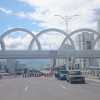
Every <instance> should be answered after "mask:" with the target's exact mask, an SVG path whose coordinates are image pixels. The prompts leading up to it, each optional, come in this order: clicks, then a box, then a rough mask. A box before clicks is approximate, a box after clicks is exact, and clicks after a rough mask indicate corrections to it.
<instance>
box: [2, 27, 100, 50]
mask: <svg viewBox="0 0 100 100" xmlns="http://www.w3.org/2000/svg"><path fill="white" fill-rule="evenodd" d="M17 31H22V32H26V33H28V34H29V35H31V36H32V40H31V42H30V44H29V47H28V50H32V46H33V44H34V42H35V41H36V43H37V46H38V49H39V50H42V47H41V43H40V41H39V39H38V38H39V37H40V36H41V35H42V34H45V33H47V32H57V33H61V34H62V35H64V36H65V38H64V40H63V42H62V43H61V45H60V48H61V47H62V46H63V45H64V44H65V42H66V40H69V41H70V43H71V45H72V47H73V48H74V49H75V44H74V41H73V39H72V36H73V35H75V34H77V33H79V32H80V33H82V32H88V33H91V34H95V35H96V36H97V37H96V39H95V40H94V41H93V48H94V47H95V45H96V43H97V42H98V40H99V39H100V34H99V32H97V31H95V30H93V29H87V28H84V29H78V30H75V31H73V32H71V33H70V34H67V33H66V32H64V31H63V30H60V29H56V28H49V29H45V30H42V31H40V32H39V33H38V34H37V35H34V33H32V32H30V31H29V30H27V29H25V28H13V29H10V30H7V31H6V32H4V33H3V34H2V35H1V36H0V44H1V49H2V50H5V43H4V37H5V36H7V35H9V34H10V33H12V32H17Z"/></svg>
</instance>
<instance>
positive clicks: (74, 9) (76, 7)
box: [0, 0, 100, 49]
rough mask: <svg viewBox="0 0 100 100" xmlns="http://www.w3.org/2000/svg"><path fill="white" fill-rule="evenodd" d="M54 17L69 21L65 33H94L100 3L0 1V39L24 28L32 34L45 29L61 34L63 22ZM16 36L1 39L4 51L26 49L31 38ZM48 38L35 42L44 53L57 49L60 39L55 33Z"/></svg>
mask: <svg viewBox="0 0 100 100" xmlns="http://www.w3.org/2000/svg"><path fill="white" fill-rule="evenodd" d="M56 15H60V16H62V17H64V18H65V17H66V16H67V17H68V18H71V19H70V20H68V31H69V32H71V31H73V30H76V29H79V28H91V29H94V30H97V20H98V18H99V15H100V0H0V35H1V34H3V33H4V32H5V31H7V30H8V29H11V28H15V27H23V28H26V29H28V30H29V31H31V32H33V33H34V34H38V33H39V32H40V31H42V30H44V29H47V28H58V29H62V30H64V31H65V30H66V25H65V22H64V20H63V19H62V18H61V17H59V16H56ZM74 15H78V16H74ZM72 16H73V17H72ZM20 33H21V35H20ZM20 33H18V32H14V33H12V34H11V35H8V36H6V37H5V39H4V41H5V43H6V48H7V49H27V47H28V44H29V43H30V41H31V40H32V37H31V36H29V35H28V34H26V33H22V32H20ZM51 35H52V36H51ZM48 36H50V38H49V37H48ZM48 36H46V35H44V37H43V36H41V39H40V38H39V39H40V41H41V43H42V44H43V47H44V48H45V49H48V48H58V47H59V44H60V43H61V42H62V40H63V39H64V36H61V34H57V33H55V32H52V33H50V34H49V35H48ZM55 37H57V38H55ZM51 44H54V45H53V46H52V45H51ZM33 48H34V46H33Z"/></svg>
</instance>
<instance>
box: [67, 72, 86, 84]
mask: <svg viewBox="0 0 100 100" xmlns="http://www.w3.org/2000/svg"><path fill="white" fill-rule="evenodd" d="M66 80H67V81H68V82H70V83H75V82H76V83H85V77H84V76H83V75H82V72H81V71H80V70H69V71H68V73H67V75H66Z"/></svg>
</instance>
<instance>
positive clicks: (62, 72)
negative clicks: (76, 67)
mask: <svg viewBox="0 0 100 100" xmlns="http://www.w3.org/2000/svg"><path fill="white" fill-rule="evenodd" d="M66 75H67V71H66V70H60V71H59V79H60V80H66Z"/></svg>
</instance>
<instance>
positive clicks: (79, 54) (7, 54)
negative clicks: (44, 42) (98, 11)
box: [0, 28, 100, 67]
mask: <svg viewBox="0 0 100 100" xmlns="http://www.w3.org/2000/svg"><path fill="white" fill-rule="evenodd" d="M17 31H21V32H26V33H28V34H29V35H31V36H32V41H31V42H30V44H29V46H28V49H27V50H6V44H5V42H4V38H5V36H7V35H9V34H10V33H12V32H17ZM48 32H57V33H60V34H62V35H64V36H65V38H64V40H63V42H62V43H61V45H60V46H59V49H58V50H43V48H42V46H41V42H40V41H39V39H38V38H39V37H40V36H41V35H42V34H47V33H48ZM83 32H87V33H90V34H94V35H96V38H95V40H94V41H93V48H92V49H90V50H76V47H75V43H74V40H73V38H72V36H74V35H75V34H78V33H79V34H82V33H83ZM99 39H100V33H99V32H98V31H96V30H93V29H87V28H84V29H78V30H75V31H73V32H71V33H70V34H67V33H66V32H64V31H63V30H60V29H56V28H49V29H45V30H43V31H40V32H39V33H38V34H37V35H35V34H34V33H32V32H30V31H29V30H27V29H24V28H13V29H9V30H7V31H6V32H4V33H3V34H2V35H1V36H0V44H1V51H0V59H39V58H41V59H42V58H46V59H52V60H53V67H54V66H55V64H56V59H57V58H62V59H66V58H70V57H73V58H100V50H96V49H95V46H96V43H97V42H98V41H99ZM67 40H69V41H70V44H71V46H72V48H73V49H72V50H67V49H66V50H63V49H61V48H62V47H63V46H64V45H65V42H66V41H67ZM34 42H36V44H37V47H38V50H35V51H34V50H32V46H33V44H34Z"/></svg>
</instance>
